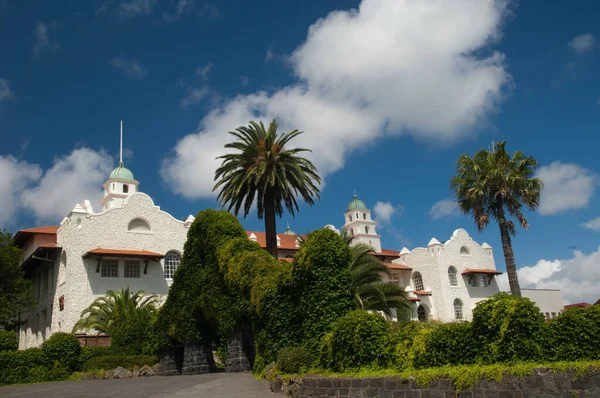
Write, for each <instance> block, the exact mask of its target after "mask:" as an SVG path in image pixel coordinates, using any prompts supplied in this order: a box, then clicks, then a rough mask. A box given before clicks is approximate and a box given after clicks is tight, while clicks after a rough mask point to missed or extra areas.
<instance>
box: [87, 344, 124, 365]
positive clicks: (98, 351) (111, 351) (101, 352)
mask: <svg viewBox="0 0 600 398" xmlns="http://www.w3.org/2000/svg"><path fill="white" fill-rule="evenodd" d="M120 354H121V353H118V352H117V350H116V349H115V348H114V347H82V348H81V353H80V354H79V363H78V365H77V370H78V371H81V370H83V368H84V366H85V363H86V362H87V361H89V360H90V359H92V358H96V357H104V356H108V355H120Z"/></svg>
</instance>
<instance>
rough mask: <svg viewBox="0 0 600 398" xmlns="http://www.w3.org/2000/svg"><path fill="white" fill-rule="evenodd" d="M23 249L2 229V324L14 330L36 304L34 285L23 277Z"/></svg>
mask: <svg viewBox="0 0 600 398" xmlns="http://www.w3.org/2000/svg"><path fill="white" fill-rule="evenodd" d="M21 256H22V252H21V250H20V249H19V248H18V247H17V246H15V244H14V242H13V241H12V235H11V234H10V233H9V232H8V231H6V230H2V231H0V275H2V276H1V277H0V326H1V327H3V328H4V329H7V330H14V329H16V328H17V326H19V325H20V324H21V314H22V313H24V312H26V311H28V310H29V309H30V308H32V307H33V306H34V305H35V300H34V298H33V285H32V284H31V281H30V280H27V279H25V278H24V277H23V272H22V270H21V268H20V266H19V265H20V264H21Z"/></svg>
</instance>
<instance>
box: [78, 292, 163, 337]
mask: <svg viewBox="0 0 600 398" xmlns="http://www.w3.org/2000/svg"><path fill="white" fill-rule="evenodd" d="M156 305H157V297H156V296H155V295H152V294H150V295H147V294H145V293H144V292H143V291H141V290H140V291H138V292H136V293H133V292H132V291H130V290H129V287H127V289H125V290H123V289H121V290H119V291H117V292H115V291H113V290H109V291H107V292H106V294H105V295H104V296H102V297H99V298H97V299H96V300H94V301H93V302H92V304H90V305H89V307H87V308H86V309H84V310H83V311H82V312H81V319H79V320H78V321H77V323H75V326H74V327H73V333H75V332H77V331H79V330H95V331H97V332H99V333H106V334H110V333H111V327H112V326H113V324H114V323H115V321H116V320H117V318H119V317H127V316H129V315H132V314H133V313H134V312H136V311H150V312H152V311H155V310H156ZM122 319H124V318H122Z"/></svg>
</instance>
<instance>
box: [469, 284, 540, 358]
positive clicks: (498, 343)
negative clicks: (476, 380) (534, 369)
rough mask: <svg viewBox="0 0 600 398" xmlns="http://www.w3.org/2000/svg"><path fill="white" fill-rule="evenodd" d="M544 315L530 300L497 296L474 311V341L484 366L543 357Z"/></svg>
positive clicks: (505, 295) (504, 295) (505, 294)
mask: <svg viewBox="0 0 600 398" xmlns="http://www.w3.org/2000/svg"><path fill="white" fill-rule="evenodd" d="M544 319H545V318H544V315H542V313H541V312H540V310H539V308H538V307H537V306H536V305H535V304H534V303H533V302H532V301H531V300H529V299H528V298H521V297H517V296H511V295H509V294H507V293H504V292H503V293H498V294H496V295H494V296H492V297H490V298H489V299H487V300H485V301H481V302H479V303H478V304H477V306H476V307H475V309H474V310H473V337H474V339H475V342H476V344H477V345H478V346H480V347H481V349H480V352H479V355H478V356H479V359H480V360H481V361H482V362H485V363H494V362H516V361H532V360H536V359H539V358H540V357H541V354H542V349H541V345H540V341H541V337H542V332H543V330H544Z"/></svg>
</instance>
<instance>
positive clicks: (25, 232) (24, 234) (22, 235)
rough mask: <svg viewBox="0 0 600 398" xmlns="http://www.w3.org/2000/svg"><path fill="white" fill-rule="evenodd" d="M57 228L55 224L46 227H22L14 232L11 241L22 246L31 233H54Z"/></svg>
mask: <svg viewBox="0 0 600 398" xmlns="http://www.w3.org/2000/svg"><path fill="white" fill-rule="evenodd" d="M57 228H58V227H57V226H56V225H48V226H46V227H37V228H28V229H22V230H20V231H18V232H17V233H16V234H15V236H14V237H13V241H14V242H15V245H17V246H18V247H21V248H22V246H23V245H24V244H25V243H26V242H27V240H28V239H29V238H30V237H31V236H32V235H56V230H57Z"/></svg>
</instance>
